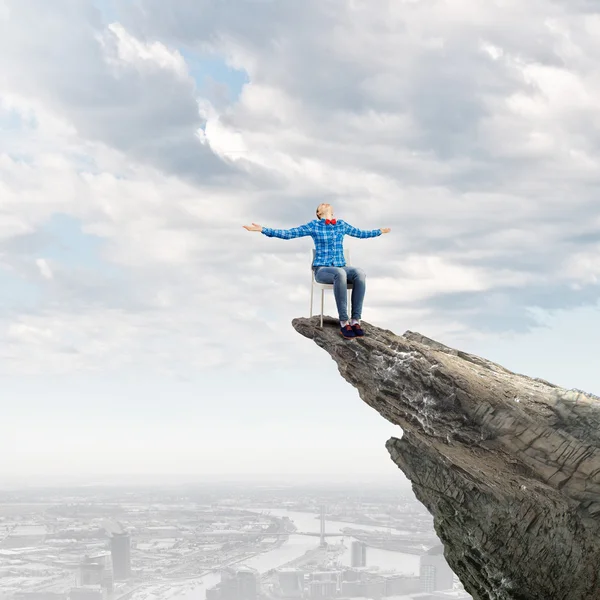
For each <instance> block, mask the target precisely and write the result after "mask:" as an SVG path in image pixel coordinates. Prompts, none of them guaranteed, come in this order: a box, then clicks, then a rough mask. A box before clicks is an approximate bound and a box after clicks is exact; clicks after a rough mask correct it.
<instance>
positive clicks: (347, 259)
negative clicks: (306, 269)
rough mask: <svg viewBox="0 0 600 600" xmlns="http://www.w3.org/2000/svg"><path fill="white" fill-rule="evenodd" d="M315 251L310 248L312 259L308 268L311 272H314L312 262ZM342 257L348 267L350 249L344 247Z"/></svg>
mask: <svg viewBox="0 0 600 600" xmlns="http://www.w3.org/2000/svg"><path fill="white" fill-rule="evenodd" d="M315 252H316V250H315V249H314V248H313V249H312V250H311V256H312V260H311V261H310V270H311V272H313V273H314V271H313V270H312V264H313V262H314V260H315ZM344 259H345V260H346V265H347V266H348V267H349V266H350V250H348V248H344Z"/></svg>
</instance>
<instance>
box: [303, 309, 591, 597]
mask: <svg viewBox="0 0 600 600" xmlns="http://www.w3.org/2000/svg"><path fill="white" fill-rule="evenodd" d="M292 324H293V326H294V328H295V329H296V331H298V332H299V333H301V334H302V335H303V336H305V337H307V338H310V339H312V340H313V341H314V342H316V344H317V345H318V346H320V347H321V348H323V349H324V350H325V351H326V352H328V353H329V354H330V355H331V357H332V358H333V360H334V361H335V362H336V363H337V365H338V369H339V372H340V374H341V375H342V377H344V379H346V380H347V381H348V382H349V383H351V384H352V385H353V386H354V387H355V388H356V389H357V390H358V392H359V395H360V397H361V398H362V400H363V401H364V402H366V403H367V404H369V406H371V407H373V408H374V409H375V410H377V411H378V412H379V413H380V414H381V415H382V416H383V417H385V418H386V419H387V420H388V421H390V422H391V423H394V424H396V425H399V426H400V427H401V428H402V432H401V437H399V438H395V437H394V438H391V439H390V440H388V441H387V444H386V447H387V449H388V451H389V453H390V456H391V457H392V460H393V461H394V462H395V463H396V464H397V465H398V467H400V469H402V471H403V472H404V473H405V474H406V476H407V477H408V479H410V481H411V482H412V487H413V490H414V493H415V495H416V496H417V498H418V499H419V500H420V501H421V502H422V503H423V504H424V505H425V506H426V507H427V509H428V510H429V512H431V514H432V515H433V517H434V525H435V529H436V533H437V535H438V536H439V538H440V540H441V541H442V543H443V544H444V555H445V557H446V560H447V562H448V564H449V565H450V567H451V568H452V569H453V571H454V572H455V573H456V574H457V575H458V576H459V577H460V579H461V581H462V583H463V585H464V587H465V589H466V590H467V591H468V592H469V593H470V594H471V595H472V596H473V598H475V599H476V600H595V599H598V600H600V398H598V397H595V396H593V395H591V394H585V393H583V392H580V391H578V390H565V389H562V388H559V387H557V386H555V385H552V384H551V383H548V382H546V381H543V380H540V379H532V378H529V377H525V376H523V375H518V374H515V373H512V372H511V371H509V370H507V369H505V368H503V367H501V366H500V365H497V364H494V363H492V362H490V361H487V360H485V359H483V358H479V357H477V356H472V355H469V354H466V353H464V352H460V351H458V350H454V349H452V348H448V347H446V346H444V345H442V344H440V343H437V342H435V341H433V340H430V339H428V338H426V337H424V336H422V335H420V334H418V333H413V332H406V333H405V334H404V335H402V336H398V335H395V334H394V333H392V332H391V331H387V330H383V329H379V328H377V327H374V326H372V325H369V324H368V323H364V322H363V327H364V329H365V333H366V335H365V337H364V338H358V339H356V340H351V341H349V340H345V339H343V338H342V336H341V335H340V334H339V323H338V322H337V321H336V320H333V319H331V318H328V319H326V320H325V323H324V327H323V329H321V328H320V326H319V318H318V317H313V318H312V319H307V318H300V319H294V321H293V322H292Z"/></svg>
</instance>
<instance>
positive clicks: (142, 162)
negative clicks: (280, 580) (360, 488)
mask: <svg viewBox="0 0 600 600" xmlns="http://www.w3.org/2000/svg"><path fill="white" fill-rule="evenodd" d="M599 60H600V13H594V12H593V4H592V3H591V2H585V1H583V0H581V1H579V2H569V3H568V4H567V3H563V2H551V1H549V0H532V1H531V2H528V3H523V2H517V0H496V1H489V0H486V1H483V0H482V1H479V0H445V1H443V0H422V1H419V0H405V1H400V0H368V1H367V0H303V1H302V2H291V1H286V0H173V1H170V2H164V0H136V1H135V2H125V0H111V1H109V0H98V1H96V2H92V1H91V0H54V1H53V2H47V0H0V289H1V293H0V356H1V360H0V396H1V399H2V407H3V415H4V418H3V419H2V420H1V422H0V456H3V457H5V458H6V457H10V459H9V460H6V461H2V462H0V476H1V477H4V478H10V477H15V476H17V475H18V476H21V477H22V478H24V479H26V480H29V481H31V480H35V477H36V474H42V473H44V474H84V475H96V474H103V473H137V474H149V473H176V474H177V473H180V474H185V473H199V474H205V475H211V476H213V477H219V476H224V477H229V476H233V474H236V473H246V474H248V473H251V474H263V475H265V476H266V475H270V476H273V475H274V474H279V473H283V474H286V475H287V476H289V477H295V476H301V475H302V476H312V475H314V476H316V475H319V476H320V477H325V478H330V477H335V478H341V479H349V478H352V477H354V476H355V475H359V476H366V475H365V474H368V475H370V476H373V477H375V478H376V477H381V478H384V479H386V478H387V479H393V478H395V477H397V475H396V473H397V470H396V468H395V467H394V465H392V463H391V461H390V460H389V458H388V455H387V452H386V450H385V448H384V442H385V440H386V439H387V438H388V437H390V436H391V435H399V434H400V432H399V430H396V429H395V428H393V427H391V426H390V425H389V424H388V423H386V422H385V421H384V420H383V419H382V418H381V417H380V416H379V415H378V414H376V413H375V412H373V411H372V410H371V409H369V408H368V407H367V406H365V405H363V404H362V402H361V401H360V399H359V398H358V394H357V393H356V391H355V390H354V389H353V388H351V387H350V386H349V385H348V384H346V383H345V382H344V381H342V380H341V378H340V377H339V375H338V374H337V371H336V368H335V365H334V363H333V362H332V361H331V360H330V359H329V358H328V357H327V355H326V354H325V353H323V352H322V351H320V350H319V349H318V348H316V347H314V345H312V344H311V343H310V342H308V341H307V340H305V339H304V338H302V337H300V336H299V335H297V334H296V333H295V332H294V331H293V329H292V328H291V326H290V321H291V319H292V318H294V317H296V316H305V315H308V300H309V287H308V284H309V277H310V274H309V254H310V248H311V241H310V239H309V238H304V239H301V240H294V241H289V242H287V241H283V240H277V239H268V238H266V237H264V236H261V235H260V234H257V233H249V232H247V231H246V230H244V229H243V228H242V225H243V224H245V223H250V222H252V221H254V222H257V223H260V224H263V225H266V226H272V227H293V226H296V225H298V224H301V223H304V222H306V221H308V220H310V219H311V218H313V215H314V209H315V207H316V206H317V205H318V204H319V203H320V202H322V201H326V202H330V203H332V204H333V205H334V207H335V210H336V215H337V216H338V217H339V218H343V219H345V220H347V221H348V222H350V223H351V224H353V225H355V226H358V227H362V228H366V229H371V228H378V227H391V228H392V232H391V233H390V234H389V235H386V236H383V237H381V238H377V239H373V240H353V239H351V238H350V239H349V240H348V242H347V244H348V247H349V248H350V249H351V251H352V256H353V262H354V263H355V264H357V265H359V266H361V267H363V268H364V269H365V270H366V272H367V276H368V277H367V298H366V303H365V310H364V314H363V317H364V319H365V320H367V321H369V322H374V323H376V324H379V325H381V326H383V327H386V328H390V329H392V330H394V331H396V332H397V333H403V332H404V331H405V330H407V329H411V330H414V331H419V332H421V333H424V334H426V335H429V336H431V337H434V338H437V339H439V340H440V341H442V342H445V343H447V344H449V345H454V346H458V347H460V348H462V349H464V350H467V351H471V352H474V353H477V354H481V355H484V356H486V357H487V358H490V359H492V360H496V361H498V362H501V363H502V364H504V365H505V366H507V367H509V368H512V369H514V370H516V371H519V372H523V373H526V374H529V375H532V376H539V377H544V378H547V379H550V380H552V381H554V382H555V383H558V384H560V385H563V386H565V387H577V388H581V389H585V390H588V391H591V392H595V393H600V374H598V370H597V344H598V342H597V340H598V339H599V337H600V312H599V309H598V300H597V299H598V292H599V286H598V277H599V275H600V252H599V250H600V201H599V199H598V189H599V188H598V184H599V183H600V177H599V175H598V173H599V166H600V165H599V159H598V149H599V146H600V109H599V108H598V106H600V73H599V71H598V68H597V65H598V63H599ZM327 308H328V312H330V313H331V314H334V303H333V299H332V297H328V300H327ZM398 476H400V475H399V474H398Z"/></svg>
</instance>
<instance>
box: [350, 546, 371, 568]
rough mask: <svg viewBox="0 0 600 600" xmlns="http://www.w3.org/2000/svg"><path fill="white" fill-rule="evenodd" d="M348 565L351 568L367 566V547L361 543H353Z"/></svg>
mask: <svg viewBox="0 0 600 600" xmlns="http://www.w3.org/2000/svg"><path fill="white" fill-rule="evenodd" d="M350 552H351V554H350V565H351V566H352V567H366V566H367V545H366V544H364V543H363V542H358V541H356V540H355V541H353V542H352V546H351V551H350Z"/></svg>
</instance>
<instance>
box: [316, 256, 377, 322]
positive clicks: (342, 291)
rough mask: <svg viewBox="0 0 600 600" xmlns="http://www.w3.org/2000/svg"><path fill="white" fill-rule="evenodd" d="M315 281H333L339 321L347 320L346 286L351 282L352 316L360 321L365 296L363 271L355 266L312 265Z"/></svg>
mask: <svg viewBox="0 0 600 600" xmlns="http://www.w3.org/2000/svg"><path fill="white" fill-rule="evenodd" d="M314 269H315V281H316V282H317V283H330V284H331V283H333V295H334V296H335V303H336V304H337V309H338V313H339V317H340V321H347V320H348V287H347V284H348V283H351V284H352V318H353V319H356V320H357V321H360V317H361V314H362V307H363V300H364V298H365V287H366V285H365V278H366V275H365V272H364V271H363V270H362V269H357V268H356V267H314Z"/></svg>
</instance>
